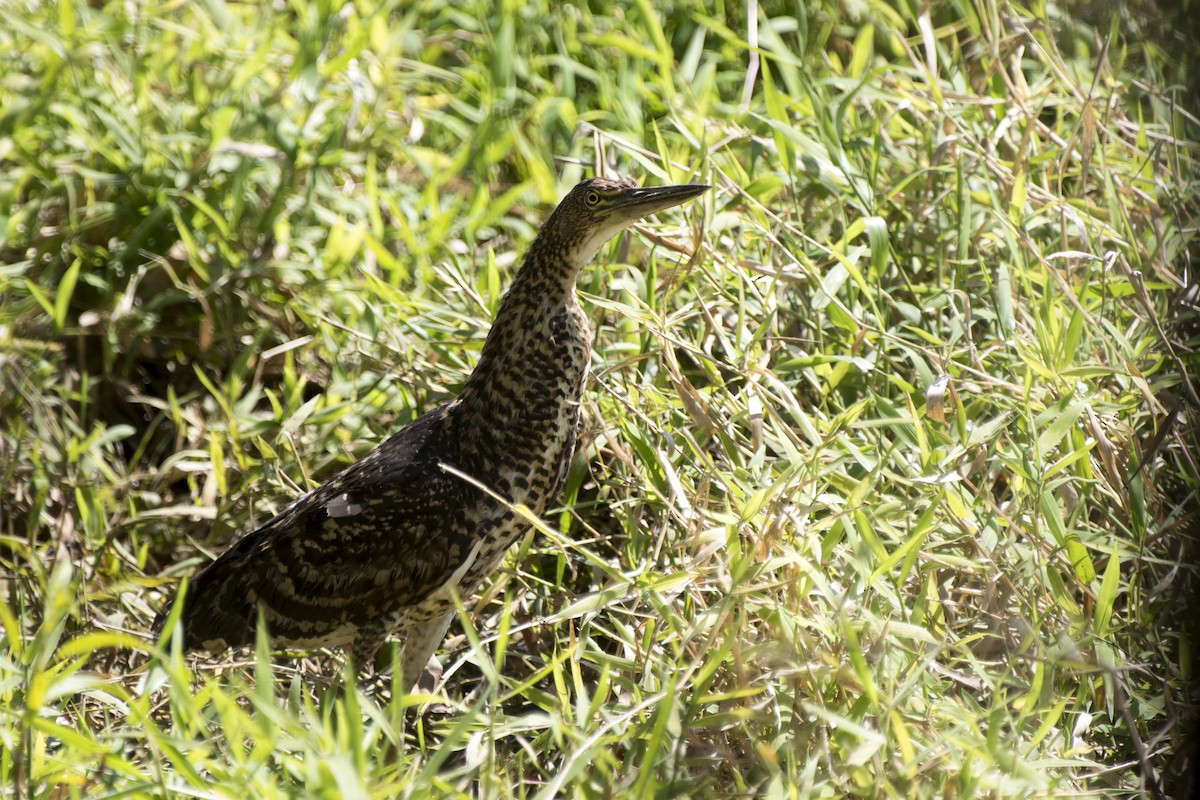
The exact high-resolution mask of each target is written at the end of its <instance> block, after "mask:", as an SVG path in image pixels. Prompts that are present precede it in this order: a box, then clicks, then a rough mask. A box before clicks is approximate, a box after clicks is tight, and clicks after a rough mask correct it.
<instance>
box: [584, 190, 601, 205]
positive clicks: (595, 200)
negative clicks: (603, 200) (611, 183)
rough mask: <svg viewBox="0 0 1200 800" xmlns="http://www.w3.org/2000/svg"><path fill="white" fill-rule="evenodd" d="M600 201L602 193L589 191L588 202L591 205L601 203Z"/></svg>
mask: <svg viewBox="0 0 1200 800" xmlns="http://www.w3.org/2000/svg"><path fill="white" fill-rule="evenodd" d="M599 202H600V195H598V194H596V193H595V192H588V193H587V204H588V205H589V206H594V205H596V203H599Z"/></svg>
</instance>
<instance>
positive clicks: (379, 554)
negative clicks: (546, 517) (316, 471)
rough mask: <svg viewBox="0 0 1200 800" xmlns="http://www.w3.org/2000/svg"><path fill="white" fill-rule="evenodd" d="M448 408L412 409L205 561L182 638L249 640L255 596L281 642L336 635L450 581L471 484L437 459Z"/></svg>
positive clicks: (466, 535) (459, 558)
mask: <svg viewBox="0 0 1200 800" xmlns="http://www.w3.org/2000/svg"><path fill="white" fill-rule="evenodd" d="M445 416H446V414H445V409H444V408H442V409H437V410H435V411H433V412H430V413H429V414H426V415H425V416H423V417H421V418H420V419H418V420H416V421H415V422H413V423H412V424H411V425H409V426H408V427H406V428H404V429H403V430H402V431H400V432H399V433H398V434H396V435H395V436H393V437H392V438H391V439H389V440H388V441H387V442H385V443H384V444H383V445H380V447H378V448H376V449H375V450H374V451H372V452H371V453H370V454H369V455H367V456H366V457H365V458H364V459H362V460H361V461H359V462H357V463H355V464H353V465H351V466H350V467H348V468H346V469H345V470H343V471H342V472H341V473H339V474H338V475H336V476H334V477H333V478H331V479H330V480H329V481H328V482H326V483H325V484H323V485H322V486H320V487H319V488H317V489H316V490H314V491H313V492H311V493H309V494H307V495H305V496H304V497H302V498H300V499H299V500H297V501H296V502H295V503H293V504H292V505H291V506H289V507H288V508H286V509H285V510H284V511H282V512H281V513H280V514H278V515H277V516H276V517H274V518H273V519H271V520H270V521H269V522H267V523H266V524H265V525H263V526H262V527H261V528H259V529H258V530H256V531H255V532H253V533H251V534H250V535H248V536H246V537H245V538H244V539H242V540H241V541H239V542H238V543H237V544H235V545H234V546H233V547H231V548H230V549H229V550H227V551H226V552H225V553H224V554H222V556H221V557H220V558H218V559H217V560H216V561H214V562H213V563H212V564H210V565H209V566H208V567H207V568H206V569H204V570H203V571H202V572H201V573H200V574H199V575H198V576H197V577H196V579H195V580H194V581H193V582H192V585H191V588H189V590H188V594H187V597H186V598H185V605H184V616H183V622H184V629H185V641H186V642H187V644H188V646H189V647H195V646H204V647H209V648H213V647H214V646H220V645H221V644H222V643H223V645H224V646H233V645H238V644H249V643H252V642H253V640H254V630H255V623H256V617H257V609H258V607H259V606H260V605H261V606H262V607H263V609H264V611H265V613H266V615H267V618H268V622H269V623H270V629H271V633H272V635H273V636H275V637H276V638H277V639H279V640H281V641H284V642H287V641H292V642H302V641H314V640H318V639H322V638H323V637H326V636H329V635H333V636H336V631H337V630H338V629H339V626H342V627H344V628H346V629H347V630H352V629H353V628H354V627H355V626H358V625H361V624H366V623H367V622H370V621H376V620H379V619H380V618H381V617H383V616H384V615H386V614H388V613H390V612H392V611H394V610H395V609H397V608H401V607H405V606H412V605H415V604H417V603H419V602H420V601H421V600H423V599H424V598H425V597H427V596H429V595H430V594H431V593H433V592H435V591H436V590H437V589H438V588H440V587H441V586H442V585H443V584H445V583H446V581H447V580H449V579H450V577H451V576H452V575H453V574H454V572H455V571H456V570H457V569H458V568H459V567H460V566H461V565H462V563H463V562H464V560H465V559H467V558H469V557H470V556H471V553H472V550H471V548H472V546H473V544H474V542H473V538H474V537H473V536H472V535H471V533H472V532H471V531H470V530H469V529H468V528H467V526H466V515H465V511H466V509H467V508H469V507H470V506H471V504H472V502H473V500H475V497H474V495H475V493H476V492H477V491H478V490H477V489H476V488H475V487H473V486H472V485H470V484H469V483H468V482H466V481H464V480H463V479H462V478H460V477H458V476H456V475H454V474H452V472H448V471H446V470H444V469H442V468H441V467H440V464H441V463H442V459H444V458H446V453H447V450H446V448H445V441H444V439H445V438H446V431H445V428H446V425H445ZM347 626H348V627H347ZM331 631H333V632H334V633H332V634H331V633H330V632H331ZM336 643H340V642H333V641H330V642H329V644H336Z"/></svg>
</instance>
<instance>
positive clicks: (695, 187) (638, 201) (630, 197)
mask: <svg viewBox="0 0 1200 800" xmlns="http://www.w3.org/2000/svg"><path fill="white" fill-rule="evenodd" d="M709 188H710V187H709V186H708V185H706V184H703V183H685V184H683V185H681V186H645V187H639V188H637V189H626V190H625V191H624V192H622V193H621V194H620V195H619V196H617V197H616V198H615V199H614V201H613V205H612V209H613V211H614V212H615V213H616V214H619V215H620V216H621V217H622V218H623V219H626V220H629V221H633V220H635V219H641V218H642V217H647V216H649V215H651V214H653V213H654V212H656V211H662V210H663V209H664V208H670V207H671V206H677V205H679V204H680V203H686V202H687V201H688V200H691V199H692V198H693V197H696V196H697V195H700V194H702V193H704V192H706V191H708V189H709Z"/></svg>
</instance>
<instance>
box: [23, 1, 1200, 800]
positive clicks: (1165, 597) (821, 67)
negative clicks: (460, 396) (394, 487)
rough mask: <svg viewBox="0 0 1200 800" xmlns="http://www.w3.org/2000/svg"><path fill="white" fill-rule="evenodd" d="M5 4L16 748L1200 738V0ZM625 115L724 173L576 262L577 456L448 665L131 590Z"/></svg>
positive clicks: (876, 749) (544, 767) (413, 343)
mask: <svg viewBox="0 0 1200 800" xmlns="http://www.w3.org/2000/svg"><path fill="white" fill-rule="evenodd" d="M460 5H461V4H460ZM0 8H3V9H4V10H5V18H6V24H5V26H4V27H3V28H0V47H2V48H3V50H4V51H5V52H6V53H9V54H12V55H11V56H10V57H8V58H6V59H3V60H2V62H0V264H2V265H3V266H0V415H2V417H3V427H2V428H0V475H2V476H3V483H2V489H0V564H2V565H3V568H4V573H3V575H2V576H0V597H3V600H4V603H3V604H2V605H0V623H2V625H3V632H2V635H3V642H4V649H3V651H0V787H4V788H3V789H2V790H0V791H2V792H3V793H4V796H11V797H19V798H35V797H36V798H62V797H82V796H87V797H117V796H121V797H180V796H196V797H230V796H236V797H240V798H246V797H277V796H287V797H293V796H303V797H422V796H429V795H438V796H472V797H528V798H549V797H560V796H572V797H606V796H629V797H668V796H692V797H723V796H754V797H797V798H799V797H805V798H807V797H845V796H855V797H858V796H865V797H905V798H909V797H912V798H920V797H1021V798H1025V797H1053V796H1066V795H1070V796H1080V795H1091V796H1166V795H1177V796H1183V794H1184V792H1185V791H1186V790H1187V786H1188V784H1187V783H1186V781H1187V775H1186V771H1187V769H1188V768H1189V766H1190V763H1191V762H1190V760H1189V759H1191V758H1193V757H1194V753H1192V752H1190V750H1189V745H1188V743H1187V740H1186V738H1185V734H1186V733H1187V732H1188V730H1189V728H1190V727H1191V726H1192V725H1194V722H1195V716H1196V713H1195V696H1194V695H1193V694H1192V692H1194V691H1195V690H1196V688H1197V687H1196V683H1195V680H1196V678H1195V672H1194V665H1195V664H1194V657H1193V652H1192V645H1191V644H1190V641H1191V640H1190V639H1189V634H1191V633H1193V632H1194V627H1195V624H1194V616H1195V615H1194V613H1192V612H1191V609H1190V608H1189V604H1190V603H1191V602H1195V598H1196V591H1195V589H1196V578H1197V575H1196V570H1195V568H1194V567H1193V566H1192V563H1191V562H1192V561H1193V560H1194V557H1195V554H1196V541H1195V533H1196V522H1195V511H1194V509H1195V508H1196V505H1195V501H1196V492H1197V488H1198V486H1200V473H1198V472H1197V466H1196V464H1197V450H1196V448H1195V445H1194V441H1193V437H1194V432H1195V421H1196V411H1197V408H1198V407H1200V403H1197V401H1196V397H1195V394H1194V389H1193V388H1192V386H1191V384H1190V383H1189V381H1188V372H1189V371H1194V370H1195V369H1197V366H1198V365H1197V363H1196V358H1195V356H1194V354H1193V351H1194V348H1195V344H1196V325H1195V320H1194V317H1192V316H1190V314H1191V308H1192V307H1191V305H1190V304H1189V303H1190V301H1189V300H1188V299H1187V296H1186V293H1185V290H1186V288H1187V286H1188V282H1189V281H1190V280H1191V273H1190V272H1189V270H1190V269H1192V268H1193V260H1194V258H1195V255H1196V252H1197V251H1196V236H1195V234H1196V225H1197V219H1198V212H1200V208H1198V204H1197V201H1196V197H1197V191H1196V190H1197V152H1196V147H1195V145H1194V144H1192V140H1193V139H1194V138H1195V135H1196V132H1197V120H1196V117H1195V113H1196V111H1197V108H1196V107H1195V105H1194V103H1192V101H1194V99H1195V94H1194V92H1193V93H1189V91H1188V89H1187V87H1186V86H1185V85H1184V84H1185V83H1186V81H1187V80H1188V78H1189V77H1190V73H1189V68H1190V67H1191V66H1192V65H1194V64H1195V63H1196V58H1195V57H1196V53H1195V51H1194V49H1191V48H1190V46H1189V45H1187V44H1186V43H1185V41H1184V40H1186V38H1187V37H1186V35H1185V34H1184V33H1183V32H1182V31H1181V30H1180V29H1181V28H1183V27H1184V26H1186V25H1187V24H1188V23H1187V18H1186V14H1185V13H1184V12H1180V16H1179V17H1178V18H1176V19H1171V18H1169V17H1165V16H1164V14H1165V12H1163V11H1161V10H1158V9H1156V8H1155V7H1153V6H1149V5H1147V6H1146V7H1137V6H1134V7H1132V8H1131V9H1130V8H1127V9H1125V10H1124V11H1123V12H1122V15H1121V16H1113V17H1112V18H1111V19H1110V18H1107V17H1103V16H1101V17H1097V16H1095V13H1096V12H1095V11H1094V9H1092V8H1091V7H1084V6H1076V5H1074V4H1069V3H1068V4H1066V5H1060V4H1053V3H1035V4H1032V5H1028V6H1019V5H1016V4H1010V3H1005V2H992V1H991V0H979V2H974V3H971V2H954V3H947V4H933V5H932V6H928V5H925V4H915V3H909V4H901V5H900V6H898V7H895V8H893V7H891V6H886V5H884V4H872V3H862V4H858V3H847V4H845V5H838V4H836V3H833V2H832V0H826V1H825V2H822V3H819V4H811V5H799V4H798V5H795V6H793V5H785V4H782V3H762V4H752V5H751V9H752V10H753V11H756V12H757V13H756V14H755V13H751V14H750V15H749V16H748V15H747V14H746V13H745V9H744V8H742V7H740V6H735V5H732V4H731V5H729V7H724V6H723V5H719V6H718V7H717V9H715V10H714V9H712V8H709V7H708V6H706V5H705V4H702V3H700V2H693V1H692V0H678V1H677V2H673V3H667V4H658V5H657V6H656V7H654V6H652V4H650V3H631V4H609V5H600V4H596V5H595V6H592V5H583V6H564V7H560V6H558V5H556V4H550V3H548V2H546V0H537V1H536V2H533V3H530V4H514V3H500V4H491V3H484V2H468V3H467V4H466V5H465V6H463V7H461V8H450V7H447V6H446V4H442V3H429V2H415V3H395V2H383V3H378V4H369V3H351V4H347V5H344V6H343V5H339V4H336V3H330V2H325V1H323V0H292V2H288V3H279V4H276V5H275V6H272V7H267V6H262V5H259V4H238V3H224V2H220V0H211V2H205V3H194V4H189V3H178V2H161V1H160V0H147V1H146V2H143V3H137V4H132V5H131V4H122V3H109V4H103V3H94V4H75V3H71V2H69V0H68V1H67V2H61V3H58V4H41V3H36V2H33V3H27V4H21V5H17V4H14V3H7V4H6V3H3V2H0ZM1193 86H1194V84H1193ZM1189 103H1192V104H1191V105H1189ZM600 168H604V169H607V170H610V171H615V172H617V173H619V174H631V175H635V176H638V177H639V178H641V179H643V180H645V181H646V182H648V183H662V182H668V181H681V180H685V179H693V178H695V179H699V180H704V181H707V182H710V183H712V184H713V185H714V186H715V190H714V191H713V192H711V193H710V194H709V195H708V196H706V198H705V199H704V200H703V201H702V202H698V203H696V204H692V205H691V206H689V207H686V208H684V209H681V210H678V211H672V212H671V213H669V214H665V215H662V217H661V218H660V219H659V220H658V221H657V222H656V223H653V224H648V225H645V226H643V227H642V229H640V231H639V232H638V233H636V234H633V235H628V236H626V237H625V238H624V239H623V240H621V241H618V242H616V243H614V244H613V245H610V246H609V247H607V248H606V249H605V250H604V251H603V252H602V254H601V257H600V258H599V259H598V263H597V264H596V265H595V266H593V267H591V268H589V269H588V270H587V271H586V272H585V274H584V275H583V277H582V279H581V281H580V290H581V293H582V294H583V296H584V300H585V305H586V306H587V308H588V309H589V314H590V318H591V322H592V325H593V328H594V329H595V335H594V341H593V344H594V352H595V355H594V360H593V367H594V370H593V371H594V378H593V380H592V383H591V386H590V388H589V391H588V393H587V401H586V409H585V410H586V420H587V421H586V425H585V430H584V434H583V442H582V444H581V447H580V448H579V452H578V456H577V459H576V462H575V464H574V465H573V469H572V473H571V477H570V481H569V485H568V487H567V489H566V491H565V492H564V496H563V497H562V506H561V507H560V508H557V509H555V510H554V511H553V512H552V513H550V514H548V515H547V516H546V518H545V519H544V520H541V521H540V522H539V524H538V526H537V527H538V529H539V530H538V532H537V533H536V534H533V533H531V535H530V536H528V537H526V539H525V540H524V541H523V542H522V543H521V544H520V546H519V547H518V548H516V549H515V550H514V552H513V554H512V556H511V557H510V559H509V560H508V562H507V563H506V566H505V568H504V569H503V570H502V571H501V572H500V573H499V574H497V575H496V576H494V578H493V579H492V580H491V581H490V582H488V584H487V585H486V587H485V588H484V589H483V591H482V592H481V594H480V596H478V597H476V598H464V603H465V605H464V606H463V609H462V613H461V614H460V620H459V622H458V623H456V624H455V625H454V626H453V627H452V628H451V633H450V637H449V638H448V639H447V641H446V643H445V645H444V647H443V648H442V650H441V658H442V661H443V663H444V664H445V665H446V679H445V682H444V684H443V685H442V686H441V687H440V688H439V689H438V691H437V693H436V695H434V696H417V697H409V698H402V697H399V696H396V697H395V699H392V698H391V697H389V696H388V695H387V694H386V693H378V694H375V695H370V694H363V693H360V692H359V691H357V690H356V689H355V688H354V687H353V686H352V685H344V684H345V679H344V676H342V675H341V673H340V671H339V669H338V666H337V665H338V660H337V658H309V659H301V660H297V661H286V660H284V661H272V658H271V656H270V655H269V654H268V653H267V652H266V650H265V647H263V646H260V648H259V649H258V651H257V653H256V654H255V655H253V656H250V657H246V656H244V655H240V656H234V657H229V658H225V659H217V660H208V661H200V662H195V661H193V660H188V659H184V658H183V657H181V656H180V655H179V653H178V652H177V651H176V650H174V649H173V648H172V646H171V643H170V642H169V641H163V642H156V641H153V640H152V639H151V637H150V636H149V634H148V633H147V631H148V629H149V624H150V620H151V619H152V617H153V615H154V613H155V611H156V610H157V609H158V608H159V607H160V606H161V605H162V604H163V603H164V602H165V600H166V598H167V597H169V596H170V594H171V592H173V591H174V589H175V588H176V586H177V584H178V582H179V581H180V580H181V579H182V578H183V576H185V575H188V574H192V573H193V572H194V571H195V570H196V569H197V568H198V567H199V566H200V565H201V564H203V563H206V561H207V560H208V559H209V558H210V557H211V556H212V554H213V553H215V552H219V551H220V549H222V548H223V547H224V546H226V545H227V544H228V542H229V541H230V540H231V539H232V538H233V537H235V536H236V535H237V534H238V533H239V532H243V531H246V530H248V529H249V528H251V527H253V525H254V524H255V523H256V522H262V521H264V520H265V519H267V518H268V517H269V516H270V515H271V514H272V513H273V512H274V511H275V510H277V509H278V508H280V507H281V506H282V505H283V504H285V503H286V502H288V501H289V500H290V499H291V498H293V497H295V496H296V495H297V494H298V493H299V492H301V491H304V490H305V489H308V488H310V487H312V486H314V485H315V484H316V483H317V482H319V481H320V480H321V479H322V478H324V477H326V476H328V475H329V474H330V473H331V472H333V471H334V470H336V469H337V468H339V467H341V466H343V465H345V464H347V463H350V462H351V461H352V460H354V459H356V458H358V457H361V456H362V455H363V454H365V453H366V452H368V451H369V450H370V448H371V447H372V446H374V445H375V444H377V443H378V442H379V441H381V440H382V439H383V438H385V437H386V436H387V435H388V432H389V431H392V430H394V429H395V428H397V427H398V426H399V425H401V424H403V423H405V422H407V421H409V420H411V419H413V418H414V417H415V416H416V415H417V414H419V413H420V412H421V411H423V410H425V409H428V408H430V407H432V406H433V405H435V404H437V403H440V402H443V401H445V400H447V399H448V398H450V397H452V396H453V395H454V394H455V392H456V391H457V389H458V388H459V387H460V386H461V385H462V383H463V381H464V379H465V378H466V375H467V374H468V373H469V371H470V369H471V366H472V364H473V363H474V359H475V357H476V354H477V352H478V350H479V347H480V345H481V344H482V341H483V337H484V336H485V334H486V331H487V327H488V324H489V321H490V319H491V316H492V313H493V312H494V310H495V308H496V305H497V303H498V302H499V299H500V297H501V296H502V293H503V290H504V287H505V286H506V284H507V280H508V278H509V276H510V275H511V273H512V271H513V269H514V268H515V267H516V265H517V263H518V261H517V259H518V258H519V254H520V252H521V251H522V248H523V247H524V245H525V244H526V243H528V241H529V240H530V239H531V237H532V235H533V233H534V232H535V230H536V228H537V225H538V224H539V221H540V220H541V219H542V218H543V217H544V215H545V213H546V212H547V210H548V209H549V208H550V207H552V205H553V203H554V202H556V200H557V198H558V197H559V196H560V195H561V193H562V191H563V190H564V188H565V187H567V186H569V185H571V184H572V183H573V182H574V181H576V180H577V179H579V178H581V177H585V176H587V175H590V174H592V173H593V172H594V171H596V170H597V169H600ZM410 706H416V707H417V710H416V711H409V712H408V713H409V719H408V722H407V728H406V724H405V711H406V708H409V707H410ZM406 737H407V742H406V743H405V738H406Z"/></svg>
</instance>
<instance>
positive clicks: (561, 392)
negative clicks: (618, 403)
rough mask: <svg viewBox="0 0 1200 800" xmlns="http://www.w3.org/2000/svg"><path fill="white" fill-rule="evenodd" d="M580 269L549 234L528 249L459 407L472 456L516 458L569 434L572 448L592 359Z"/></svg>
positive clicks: (461, 428) (461, 426) (465, 444)
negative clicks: (578, 288)
mask: <svg viewBox="0 0 1200 800" xmlns="http://www.w3.org/2000/svg"><path fill="white" fill-rule="evenodd" d="M580 266H581V265H580V264H576V263H574V262H573V260H572V259H571V258H570V256H569V254H568V248H566V247H565V246H563V244H562V243H560V242H557V241H555V239H554V238H553V237H552V236H547V235H546V231H545V230H543V231H542V233H541V234H540V235H539V236H538V238H537V239H536V240H535V241H534V243H533V245H531V246H530V249H529V252H528V254H527V255H526V257H525V262H524V264H523V265H522V267H521V269H520V270H519V271H518V273H517V276H516V277H515V278H514V279H513V282H512V285H511V286H510V287H509V290H508V292H507V294H506V295H505V296H504V299H503V301H502V302H501V304H500V310H499V311H498V312H497V314H496V319H495V321H494V322H493V323H492V328H491V331H490V332H489V333H488V337H487V341H486V342H485V343H484V345H483V352H482V353H481V354H480V357H479V363H478V365H477V366H476V367H475V369H474V371H473V372H472V373H471V376H470V377H469V378H468V379H467V383H466V385H465V386H464V387H463V391H462V394H461V395H460V396H459V399H458V400H457V401H456V403H455V406H456V409H455V414H456V417H457V422H458V425H457V427H458V430H459V431H461V432H462V436H463V437H464V441H463V443H462V445H463V449H464V450H465V451H468V453H469V451H477V452H484V453H488V452H490V453H505V452H513V455H514V456H516V455H517V453H518V451H519V450H521V449H522V448H523V447H525V446H526V445H527V444H529V445H530V446H532V443H533V442H534V441H535V440H538V439H540V440H541V445H542V446H547V445H548V444H550V443H551V442H554V441H558V440H562V439H563V438H564V437H565V436H570V437H571V439H572V443H573V437H574V430H573V428H574V423H575V419H576V418H577V416H578V404H579V398H580V393H581V392H582V389H583V383H584V380H585V378H586V376H587V364H588V359H589V354H590V353H589V350H590V348H589V338H590V331H589V329H588V324H587V319H586V317H585V316H584V314H583V310H582V309H581V308H580V306H579V302H578V300H577V299H576V297H575V277H576V275H577V274H578V272H579V268H580ZM564 425H569V427H570V428H571V430H570V431H569V433H568V432H564Z"/></svg>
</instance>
